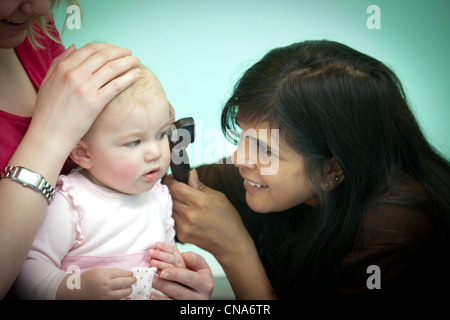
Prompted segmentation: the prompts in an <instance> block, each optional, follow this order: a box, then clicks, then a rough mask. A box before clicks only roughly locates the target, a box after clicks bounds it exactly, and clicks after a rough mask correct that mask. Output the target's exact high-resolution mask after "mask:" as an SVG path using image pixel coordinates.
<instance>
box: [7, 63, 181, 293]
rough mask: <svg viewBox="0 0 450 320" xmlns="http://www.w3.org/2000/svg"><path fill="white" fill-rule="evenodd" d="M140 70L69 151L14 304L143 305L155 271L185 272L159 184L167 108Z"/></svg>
mask: <svg viewBox="0 0 450 320" xmlns="http://www.w3.org/2000/svg"><path fill="white" fill-rule="evenodd" d="M140 70H141V73H140V77H139V79H138V80H137V82H136V83H135V84H133V85H132V86H131V87H129V88H128V89H127V90H125V91H124V92H122V93H121V94H120V95H118V96H117V97H116V98H115V99H114V100H112V101H111V102H110V103H109V105H108V106H106V108H105V109H104V110H103V112H102V113H101V114H100V115H99V117H98V118H97V120H96V121H95V122H94V124H93V125H92V127H91V128H90V130H89V131H88V132H87V134H86V135H85V136H84V137H83V138H82V140H81V141H79V143H78V144H77V146H76V147H75V148H74V149H73V151H72V153H71V155H70V157H71V159H72V160H73V161H75V162H76V163H77V164H78V165H79V166H80V167H81V168H80V169H77V170H74V171H72V172H71V173H70V174H69V175H67V176H60V177H59V179H58V183H57V193H56V196H55V200H54V201H53V203H52V204H51V205H50V206H49V208H48V211H47V213H46V216H45V219H44V221H43V223H42V225H41V227H40V229H39V231H38V233H37V235H36V238H35V239H34V242H33V245H32V247H31V250H30V252H29V254H28V257H27V260H26V262H25V264H24V266H23V268H22V270H21V272H20V274H19V276H18V278H17V280H16V283H15V286H14V288H13V292H14V294H15V295H16V296H17V297H18V298H22V299H123V298H126V299H149V298H150V295H151V293H152V292H153V290H152V280H153V277H154V275H155V272H156V271H157V268H156V267H158V266H162V265H164V266H165V267H167V266H175V267H185V265H184V262H183V259H182V257H181V255H180V253H179V252H178V250H177V249H176V247H175V246H174V245H175V241H174V237H175V229H174V220H173V219H172V199H171V197H170V194H169V191H168V189H167V187H166V186H164V185H163V184H161V178H162V177H163V176H164V174H165V173H166V171H167V169H168V167H169V163H170V150H169V140H168V137H167V135H168V131H169V127H170V125H171V117H170V107H169V102H168V101H167V98H166V95H165V93H164V90H163V88H162V86H161V84H160V82H159V81H158V79H157V78H156V77H155V75H154V74H153V73H152V72H151V71H150V70H148V69H147V68H145V67H144V66H141V67H140ZM150 249H152V250H151V252H152V253H154V255H156V256H157V257H158V259H160V260H162V261H163V262H164V263H162V262H161V261H158V260H155V259H152V257H150V255H149V250H150Z"/></svg>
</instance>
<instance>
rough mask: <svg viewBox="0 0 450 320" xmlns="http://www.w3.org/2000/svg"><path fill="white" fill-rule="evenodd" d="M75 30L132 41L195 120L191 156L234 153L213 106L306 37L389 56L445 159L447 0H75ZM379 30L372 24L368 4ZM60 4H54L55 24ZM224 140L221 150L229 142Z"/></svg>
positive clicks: (72, 39)
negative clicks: (270, 56) (375, 11)
mask: <svg viewBox="0 0 450 320" xmlns="http://www.w3.org/2000/svg"><path fill="white" fill-rule="evenodd" d="M79 3H80V6H81V10H82V13H83V21H82V24H81V28H80V29H74V30H69V29H66V30H65V31H64V33H63V34H62V39H63V43H64V45H66V46H69V45H70V44H72V43H74V44H75V45H76V46H77V47H81V46H82V45H84V44H86V43H88V42H93V41H100V42H110V43H113V44H116V45H119V46H124V47H127V48H130V49H131V50H132V51H133V54H134V55H136V56H138V57H140V58H141V61H142V62H143V63H144V64H146V65H147V66H148V67H149V68H150V69H152V70H153V72H154V73H155V74H156V75H157V76H158V78H159V79H160V80H161V82H162V84H163V86H164V88H165V90H166V94H167V96H168V98H169V100H170V101H171V103H172V104H173V105H174V106H175V109H176V116H177V118H181V117H185V116H193V117H194V118H195V119H196V121H197V122H198V123H199V130H198V132H199V134H198V135H197V139H196V142H195V144H194V145H193V146H191V147H190V149H192V150H190V152H191V155H190V158H191V161H192V162H193V164H194V165H196V164H200V163H205V162H211V161H216V160H217V159H218V158H220V157H221V156H224V155H228V154H229V153H230V152H231V150H232V149H231V148H229V146H228V145H227V144H226V142H225V139H224V138H223V137H222V135H221V133H220V131H219V130H220V123H219V116H220V110H221V107H222V106H223V104H224V102H225V101H226V99H227V97H228V95H229V93H230V90H231V89H232V87H233V85H234V84H235V82H236V80H237V79H238V78H239V77H240V76H241V74H242V73H243V72H244V71H245V70H246V69H247V68H248V67H249V66H250V65H252V64H253V63H254V62H256V61H257V60H258V59H260V58H261V57H262V55H264V54H265V53H266V52H267V51H268V50H270V49H272V48H274V47H278V46H283V45H287V44H290V43H292V42H296V41H301V40H306V39H322V38H326V39H331V40H336V41H340V42H343V43H345V44H347V45H350V46H352V47H354V48H355V49H357V50H360V51H362V52H365V53H367V54H369V55H372V56H374V57H376V58H377V59H379V60H381V61H383V62H385V63H386V64H387V65H389V66H390V67H391V68H392V69H393V70H394V71H395V72H396V73H397V75H398V76H399V77H400V79H401V80H402V82H403V84H404V86H405V88H406V91H407V94H408V97H409V101H410V103H411V107H412V108H413V111H414V112H415V114H416V116H417V118H418V119H419V122H420V123H421V125H422V128H423V130H424V132H425V134H426V136H427V137H428V138H429V140H430V141H431V142H432V144H433V145H434V146H435V147H436V148H437V149H438V150H440V151H441V152H442V153H443V154H444V155H445V156H446V157H447V158H450V139H449V137H450V128H449V120H450V108H449V102H448V94H449V91H450V90H449V89H450V86H449V83H450V81H449V80H450V79H449V78H450V76H449V75H450V61H449V60H450V44H449V37H450V22H449V21H450V18H449V16H450V1H449V0H433V1H424V0H395V1H392V0H370V1H367V0H316V1H311V0H308V1H304V0H296V1H293V0H291V1H289V0H277V1H274V0H270V1H268V0H266V1H265V0H209V1H206V0H189V1H187V0H158V1H148V0H146V1H144V0H140V1H139V0H134V1H124V0H122V1H117V0H114V1H111V0H109V1H108V0H95V1H94V0H79ZM372 4H376V5H378V6H379V7H380V9H381V29H379V30H369V29H368V28H367V27H366V20H367V19H368V18H369V16H370V15H371V14H368V13H366V10H367V7H368V6H369V5H372ZM65 11H66V7H65V6H63V7H60V8H58V9H56V10H55V20H56V24H57V27H58V29H59V30H60V31H61V30H62V27H63V26H64V17H65ZM227 148H228V149H227Z"/></svg>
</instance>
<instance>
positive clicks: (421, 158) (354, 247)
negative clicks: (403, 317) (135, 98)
mask: <svg viewBox="0 0 450 320" xmlns="http://www.w3.org/2000/svg"><path fill="white" fill-rule="evenodd" d="M222 129H223V131H224V132H225V133H229V132H231V131H237V130H240V131H241V133H240V137H239V143H238V148H237V151H236V152H235V154H234V157H233V160H234V166H233V165H217V164H216V165H206V166H202V167H199V168H197V169H196V171H192V173H191V177H190V181H189V185H184V184H182V183H178V182H176V181H175V180H173V179H170V178H169V179H166V183H167V184H168V186H169V188H170V190H171V194H172V196H173V198H174V214H173V215H174V218H175V220H176V230H177V235H178V238H179V239H180V240H181V241H185V242H190V243H194V244H196V245H198V246H199V247H201V248H204V249H206V250H208V251H210V252H211V253H212V254H214V256H215V257H216V258H217V260H218V261H219V263H220V264H221V265H222V267H223V268H224V271H225V273H226V275H227V277H228V279H229V281H230V283H231V285H232V287H233V290H234V292H235V294H236V297H237V298H244V299H264V298H277V297H278V298H295V297H298V296H301V295H306V294H308V295H356V294H377V295H402V296H405V295H413V296H425V297H434V296H439V295H442V294H443V293H444V292H445V288H446V286H447V285H448V283H449V282H448V276H447V275H446V273H448V272H447V269H448V266H449V264H448V262H447V261H448V258H449V251H450V249H449V228H450V227H449V226H450V223H449V220H450V219H449V215H450V166H449V162H448V161H447V160H446V159H445V158H444V157H442V156H441V155H439V153H438V152H436V151H435V150H434V149H433V147H432V146H431V145H430V144H429V143H428V141H427V140H426V139H425V137H424V135H423V133H422V132H421V129H420V127H419V125H418V123H417V121H416V119H415V118H414V115H413V113H412V112H411V110H410V108H409V106H408V103H407V99H406V97H405V93H404V90H403V88H402V85H401V83H400V81H399V79H398V78H397V77H396V75H395V74H394V73H393V72H392V71H391V70H390V69H389V68H388V67H387V66H386V65H384V64H383V63H381V62H380V61H378V60H376V59H374V58H372V57H369V56H367V55H365V54H363V53H360V52H358V51H356V50H354V49H352V48H350V47H348V46H346V45H343V44H340V43H337V42H332V41H325V40H323V41H305V42H300V43H294V44H292V45H289V46H286V47H282V48H277V49H274V50H272V51H270V52H269V53H268V54H267V55H265V56H264V57H263V58H262V59H261V60H260V61H259V62H257V63H255V64H254V65H253V66H252V67H251V68H250V69H248V70H247V71H246V72H245V73H244V75H243V77H242V78H241V79H240V80H239V82H238V83H237V84H236V86H235V88H234V91H233V93H232V96H231V97H230V98H229V100H228V102H227V103H226V105H225V107H224V109H223V113H222ZM261 129H264V130H261ZM230 130H231V131H230ZM250 150H257V152H253V153H252V152H249V151H250ZM269 164H270V166H272V167H273V168H276V170H275V171H273V172H272V173H270V174H263V173H262V172H263V169H267V167H268V166H269ZM198 178H199V180H198ZM200 181H201V182H200Z"/></svg>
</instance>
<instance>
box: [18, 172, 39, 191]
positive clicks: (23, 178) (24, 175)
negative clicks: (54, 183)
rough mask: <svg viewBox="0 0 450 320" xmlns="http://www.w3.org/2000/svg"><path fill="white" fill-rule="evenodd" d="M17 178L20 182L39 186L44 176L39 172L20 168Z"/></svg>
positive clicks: (35, 186)
mask: <svg viewBox="0 0 450 320" xmlns="http://www.w3.org/2000/svg"><path fill="white" fill-rule="evenodd" d="M16 179H17V180H19V181H20V182H23V183H26V184H28V185H30V186H32V187H34V188H37V187H38V186H39V183H40V182H41V180H42V177H41V176H40V175H38V174H37V173H34V172H31V171H29V170H26V169H21V170H19V173H18V174H17V177H16Z"/></svg>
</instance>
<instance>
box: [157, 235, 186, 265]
mask: <svg viewBox="0 0 450 320" xmlns="http://www.w3.org/2000/svg"><path fill="white" fill-rule="evenodd" d="M149 254H150V256H151V258H152V260H151V261H150V265H151V266H152V267H156V268H157V269H158V270H164V269H167V268H186V265H185V263H184V260H183V257H182V255H181V253H180V251H178V249H177V247H175V246H172V245H169V244H165V243H163V242H157V243H156V245H155V248H154V249H150V250H149Z"/></svg>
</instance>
